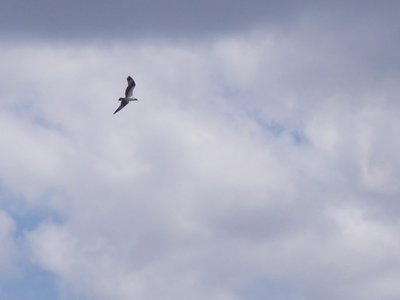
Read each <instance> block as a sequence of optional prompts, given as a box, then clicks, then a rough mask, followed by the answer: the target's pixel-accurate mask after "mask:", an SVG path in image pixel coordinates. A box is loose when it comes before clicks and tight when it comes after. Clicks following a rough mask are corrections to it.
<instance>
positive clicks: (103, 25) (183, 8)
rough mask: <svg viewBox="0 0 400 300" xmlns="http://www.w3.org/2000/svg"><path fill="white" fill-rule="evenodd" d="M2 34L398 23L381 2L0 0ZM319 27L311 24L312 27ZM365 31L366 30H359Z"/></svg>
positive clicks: (184, 33)
mask: <svg viewBox="0 0 400 300" xmlns="http://www.w3.org/2000/svg"><path fill="white" fill-rule="evenodd" d="M1 8H2V9H1V12H0V20H1V21H0V28H1V34H2V36H3V37H9V38H15V37H16V38H18V37H20V38H31V39H32V38H33V39H35V38H41V39H45V40H46V39H50V40H54V39H56V40H57V39H59V40H63V39H78V40H91V39H99V40H110V39H114V40H121V41H125V42H129V41H135V40H137V39H138V38H143V37H156V38H164V39H170V38H173V39H174V38H178V37H184V38H191V39H192V38H195V37H202V36H220V35H222V34H234V33H237V32H246V31H250V30H251V29H257V28H258V29H260V28H261V29H263V28H268V29H269V30H270V31H271V32H274V33H275V34H276V33H277V32H285V31H286V30H288V29H290V30H291V29H293V28H296V27H297V26H298V25H299V24H301V22H303V21H304V20H310V21H311V23H312V24H320V25H321V24H324V23H328V24H330V25H332V26H333V27H335V29H336V30H339V31H341V32H344V31H347V30H351V29H352V28H354V27H356V28H357V27H359V26H367V27H369V26H370V24H371V23H372V24H375V25H379V23H380V22H381V20H383V19H384V20H385V23H386V24H388V23H387V22H390V23H391V24H392V25H393V26H396V27H398V25H397V19H398V9H397V8H398V4H397V3H396V2H395V1H385V2H383V3H380V4H377V3H376V2H373V1H367V2H365V1H347V2H346V3H335V4H333V2H331V3H330V2H324V3H321V2H319V1H301V2H298V1H289V0H288V1H275V0H270V1H249V2H247V3H243V2H241V1H224V0H220V1H206V2H204V1H203V2H201V3H200V2H187V1H169V2H165V1H126V0H119V1H107V0H104V1H83V2H82V1H75V0H74V1H59V2H52V1H47V0H40V1H36V2H35V3H32V2H29V1H8V0H6V1H3V2H2V7H1ZM320 25H316V29H317V30H318V27H320ZM362 32H364V33H365V32H367V30H362ZM372 34H373V35H374V33H373V32H372Z"/></svg>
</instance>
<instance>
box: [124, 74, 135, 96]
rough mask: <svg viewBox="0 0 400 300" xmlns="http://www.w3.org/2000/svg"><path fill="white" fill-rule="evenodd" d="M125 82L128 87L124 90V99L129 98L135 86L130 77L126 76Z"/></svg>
mask: <svg viewBox="0 0 400 300" xmlns="http://www.w3.org/2000/svg"><path fill="white" fill-rule="evenodd" d="M126 80H127V81H128V86H127V87H126V89H125V98H131V97H132V92H133V89H134V88H135V86H136V82H135V80H133V78H132V77H131V76H128V78H127V79H126Z"/></svg>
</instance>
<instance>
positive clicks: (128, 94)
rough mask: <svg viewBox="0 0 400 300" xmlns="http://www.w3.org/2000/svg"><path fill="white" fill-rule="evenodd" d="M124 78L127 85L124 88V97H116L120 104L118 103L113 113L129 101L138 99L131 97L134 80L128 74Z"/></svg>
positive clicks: (134, 84)
mask: <svg viewBox="0 0 400 300" xmlns="http://www.w3.org/2000/svg"><path fill="white" fill-rule="evenodd" d="M126 80H127V81H128V86H127V87H126V90H125V98H119V99H118V101H121V104H120V105H119V107H118V108H117V110H116V111H114V115H115V114H116V113H117V112H119V111H120V110H121V109H123V108H124V107H125V106H126V105H127V104H128V103H129V101H138V99H136V98H133V97H132V92H133V89H134V88H135V86H136V83H135V80H133V78H132V77H131V76H128V78H126Z"/></svg>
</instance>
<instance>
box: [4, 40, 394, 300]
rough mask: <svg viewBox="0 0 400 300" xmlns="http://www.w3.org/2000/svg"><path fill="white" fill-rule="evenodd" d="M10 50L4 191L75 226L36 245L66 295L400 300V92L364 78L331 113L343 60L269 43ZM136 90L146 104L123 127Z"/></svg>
mask: <svg viewBox="0 0 400 300" xmlns="http://www.w3.org/2000/svg"><path fill="white" fill-rule="evenodd" d="M303 42H304V41H303ZM292 45H296V46H299V47H298V48H297V50H296V51H295V52H296V53H293V52H292V51H293V50H291V47H290V46H292ZM4 50H5V51H4V53H5V57H6V58H7V59H2V60H1V61H0V66H2V67H4V68H5V69H7V70H8V71H9V75H8V76H3V78H2V79H4V83H3V85H2V86H3V88H4V89H5V91H6V92H5V93H4V94H2V96H1V97H2V98H3V97H4V95H7V99H6V100H5V101H4V102H2V104H1V106H0V122H1V125H2V127H4V128H7V129H8V130H7V134H6V135H5V136H4V137H3V139H4V142H5V146H4V147H2V148H1V149H0V166H1V168H0V176H1V181H2V183H3V185H4V186H5V188H6V189H8V190H9V191H10V192H12V193H15V194H18V195H21V196H22V198H23V199H24V200H27V199H28V200H29V201H28V202H27V203H26V205H29V206H32V207H36V206H38V205H41V206H46V207H48V208H50V209H51V210H53V211H55V212H57V214H58V215H60V216H61V221H60V222H51V221H44V222H43V223H41V224H40V225H39V226H38V227H35V228H33V229H32V230H30V231H29V232H27V233H26V235H25V237H26V239H27V242H28V244H29V246H30V251H31V252H30V253H31V255H32V259H33V261H34V262H35V263H36V264H37V266H38V267H41V268H44V269H45V270H48V271H50V272H52V273H54V275H55V276H56V277H57V278H58V279H59V281H60V283H61V286H63V285H64V287H65V288H66V289H68V290H70V291H72V292H73V293H78V294H80V295H85V296H87V297H89V298H90V297H94V298H96V299H122V300H123V299H132V298H138V299H159V298H163V299H176V298H185V299H204V298H207V299H215V300H219V299H223V300H225V299H229V300H238V299H244V298H245V296H244V295H245V294H246V292H248V291H249V290H250V289H251V288H252V287H255V286H256V287H258V288H255V290H254V291H253V293H254V294H255V295H256V296H257V297H258V298H265V293H266V291H267V292H268V291H269V290H268V289H266V290H265V289H261V288H260V287H259V285H261V286H270V285H271V284H273V283H277V282H279V286H280V287H281V288H280V290H281V293H283V290H285V288H287V289H286V290H285V293H286V294H285V295H287V297H286V299H298V298H301V297H303V298H305V299H321V298H324V299H328V300H329V299H343V297H344V298H357V297H361V296H362V297H364V298H365V299H376V298H380V299H390V297H394V296H395V295H398V294H397V290H396V289H391V290H390V291H388V292H387V293H385V292H384V291H383V290H384V289H385V288H383V287H385V286H388V285H391V282H393V280H392V278H397V277H396V276H397V275H396V274H395V273H393V272H392V271H391V270H388V269H387V265H388V264H390V263H393V264H394V265H397V264H398V260H397V258H396V255H395V253H397V250H398V238H397V236H398V235H396V233H398V226H397V223H396V222H394V221H393V219H390V218H389V217H388V216H389V215H391V213H392V214H393V212H392V211H393V210H394V209H395V208H396V207H397V204H396V201H393V198H396V196H397V195H398V189H397V188H395V187H393V182H396V181H398V180H396V179H399V174H398V171H397V169H398V168H397V167H396V162H397V161H399V160H398V153H400V152H399V151H398V150H399V144H398V143H397V142H396V140H395V139H394V138H393V136H395V134H396V129H397V128H398V125H399V124H398V121H397V118H396V116H397V115H398V106H397V105H395V104H393V103H392V102H391V101H389V99H390V97H392V96H393V95H396V94H397V89H396V88H393V89H392V90H390V91H388V92H387V93H383V94H382V93H381V92H382V86H381V85H377V86H371V87H370V88H368V89H364V88H363V86H364V83H363V81H362V80H360V81H355V82H353V84H354V85H355V90H357V91H356V92H354V94H353V93H350V94H349V93H348V90H347V89H342V86H341V84H340V82H344V81H346V80H349V78H350V77H351V76H350V75H349V76H348V77H346V78H345V79H343V81H341V80H342V79H340V78H339V77H335V78H336V79H337V80H339V84H336V85H334V86H333V87H331V89H329V90H328V91H327V95H326V97H324V92H323V91H324V89H325V87H327V86H329V82H330V80H331V79H332V77H329V79H325V78H321V74H324V73H325V72H326V70H330V68H332V67H335V61H330V62H327V63H326V64H324V63H323V60H322V59H321V57H323V56H324V55H325V54H327V55H328V56H329V55H330V56H329V57H330V58H332V59H333V58H334V55H333V54H332V53H325V52H324V51H322V50H326V48H324V47H323V48H322V50H321V51H316V57H317V58H316V59H315V60H314V59H311V57H310V56H309V54H308V52H307V51H308V50H309V46H308V45H305V44H303V43H302V41H301V40H292V39H289V40H285V39H279V38H276V37H274V36H272V35H269V34H265V33H254V34H253V35H252V36H250V37H247V38H227V39H226V40H220V41H217V42H207V43H204V44H201V43H198V44H196V45H186V44H181V45H178V44H176V45H173V46H171V45H167V44H162V43H158V44H157V43H155V44H152V45H148V44H139V45H136V46H133V45H117V46H115V45H113V46H109V47H104V46H103V47H102V48H100V49H97V48H96V47H95V46H69V47H65V48H64V47H63V46H54V47H50V46H43V45H33V44H30V45H27V46H25V48H20V47H16V48H13V47H12V46H10V47H8V48H7V47H6V48H4ZM290 53H292V54H295V55H294V56H293V58H295V59H293V60H290V61H286V58H287V57H288V54H290ZM341 53H342V54H343V52H341ZM289 56H290V55H289ZM346 62H347V59H344V60H342V59H338V60H337V61H336V63H337V69H333V70H331V71H330V72H329V74H330V75H331V76H333V75H335V74H339V73H340V71H341V70H342V68H343V66H344V64H345V63H346ZM320 64H322V67H320V66H321V65H320ZM22 69H23V70H24V76H22V77H21V74H20V71H19V70H22ZM38 70H40V71H38ZM304 70H311V73H310V74H309V75H304ZM365 70H368V67H365ZM128 74H130V75H132V76H134V77H135V79H136V81H137V87H136V90H135V93H136V96H137V97H138V98H139V100H140V101H139V102H137V103H132V104H129V106H127V107H126V108H125V109H124V110H123V111H121V112H120V113H118V114H117V115H115V116H113V115H112V112H113V111H114V109H115V107H116V105H118V103H117V101H116V100H117V98H118V97H120V95H121V94H122V93H123V90H124V88H125V77H126V76H127V75H128ZM310 81H312V82H310ZM13 82H16V83H19V84H16V83H13ZM382 82H383V83H382ZM382 82H381V83H382V84H384V85H385V86H386V84H387V82H386V81H385V80H383V81H382ZM8 83H10V86H9V87H8V85H7V84H8ZM21 84H24V87H26V88H27V89H28V90H32V91H33V92H32V93H33V94H32V95H30V94H29V93H26V95H27V98H25V94H24V96H21V94H20V93H19V92H18V89H17V88H18V87H20V86H21ZM303 87H304V90H303ZM371 90H373V91H374V92H375V93H372V92H370V91H371ZM376 95H380V96H379V97H380V98H379V97H378V96H376ZM353 96H354V97H353ZM275 113H276V114H275ZM270 124H278V125H279V126H281V127H282V129H281V130H280V131H279V130H278V131H279V132H277V131H276V130H274V129H273V128H272V129H271V126H272V125H271V126H269V125H270ZM293 131H298V132H301V133H302V134H304V136H305V141H304V142H303V143H297V142H296V141H295V140H294V139H293V138H292V135H291V134H292V132H293ZM377 208H378V209H377ZM382 244H383V245H385V247H378V246H377V245H382ZM260 283H261V284H260ZM365 283H368V286H369V287H370V293H369V294H368V295H365V294H364V293H363V290H362V286H363V285H364V284H365ZM337 286H341V287H342V289H341V290H340V291H338V290H337V289H336V287H337ZM287 291H290V292H287ZM275 292H276V293H277V295H278V296H276V295H275V298H276V299H279V293H278V292H277V291H276V290H275ZM360 295H361V296H360ZM378 295H379V296H380V297H378ZM296 297H297V298H296ZM385 297H386V298H385ZM71 298H73V296H71Z"/></svg>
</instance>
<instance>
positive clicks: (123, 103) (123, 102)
mask: <svg viewBox="0 0 400 300" xmlns="http://www.w3.org/2000/svg"><path fill="white" fill-rule="evenodd" d="M128 103H129V102H127V101H121V104H120V106H119V107H118V108H117V110H116V111H114V113H113V115H115V114H116V113H117V112H119V111H120V110H121V109H123V108H124V107H125V106H126V105H127V104H128Z"/></svg>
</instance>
